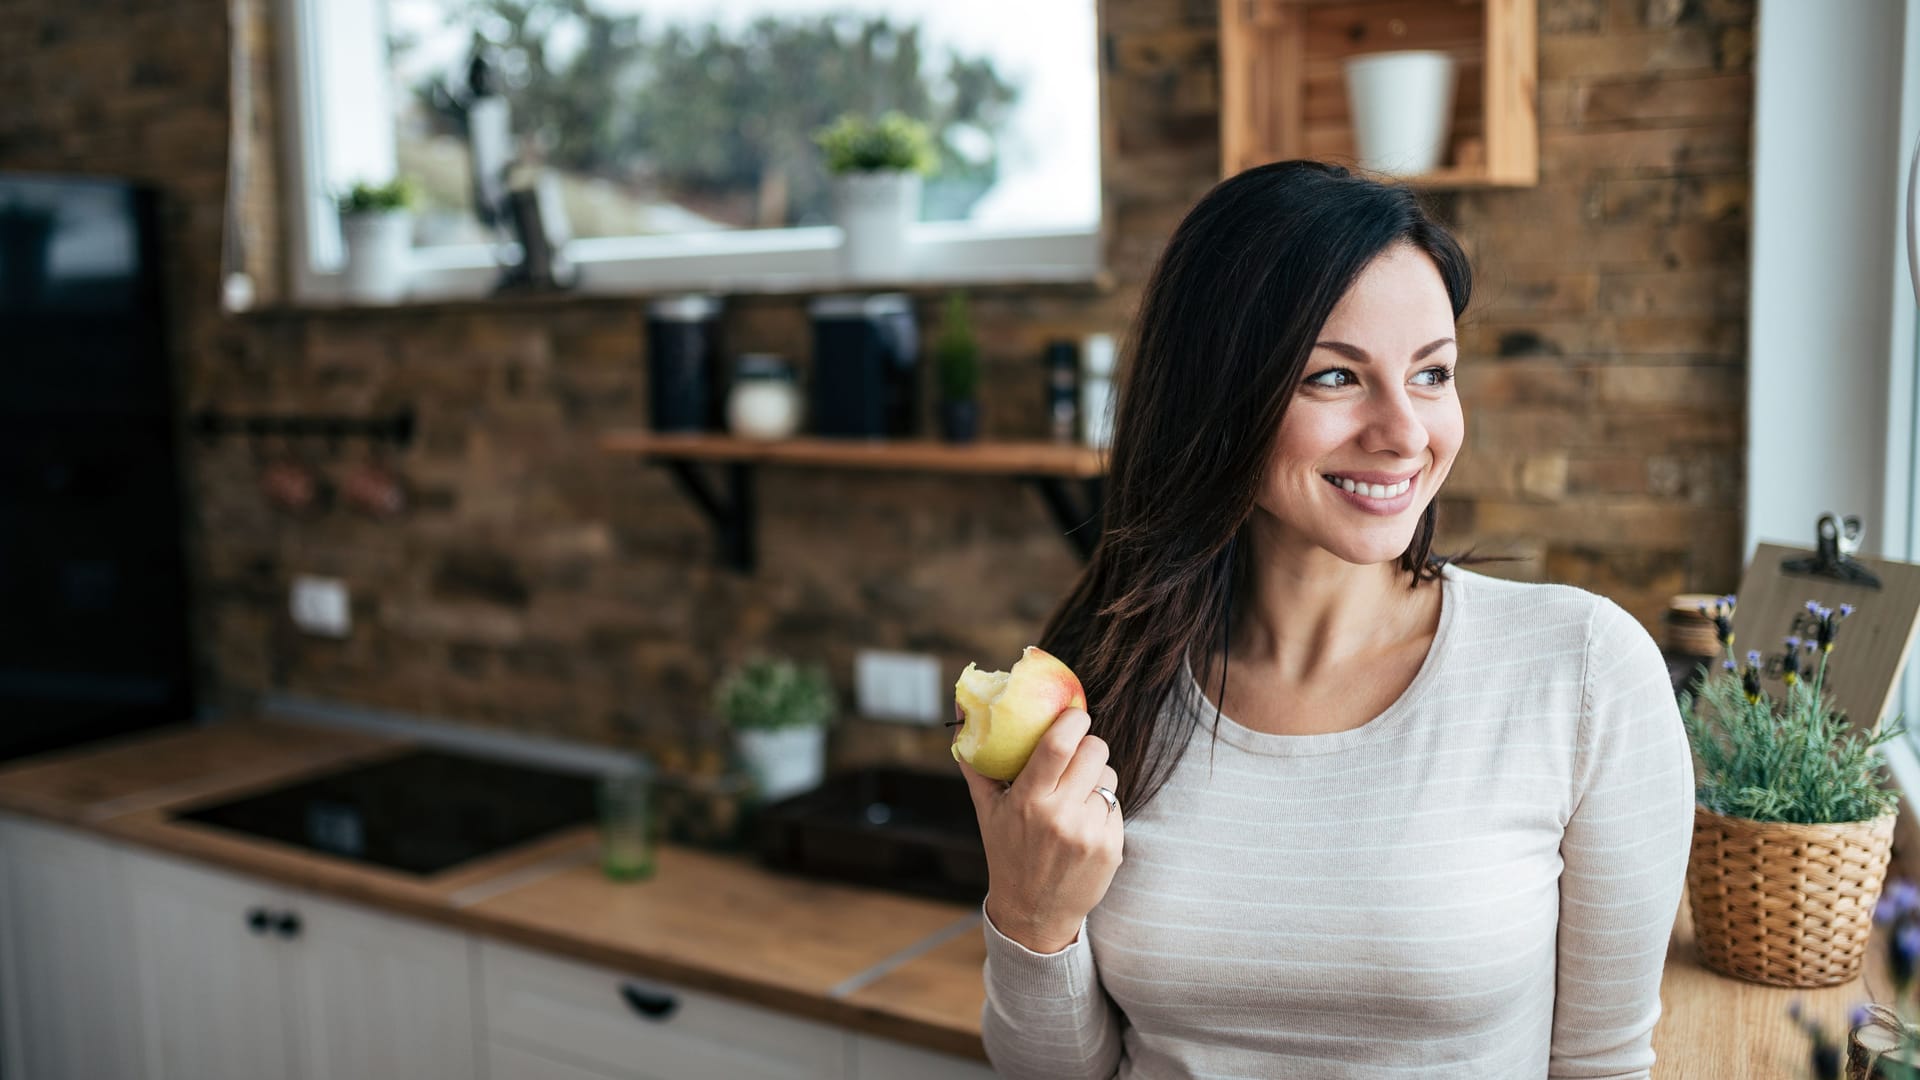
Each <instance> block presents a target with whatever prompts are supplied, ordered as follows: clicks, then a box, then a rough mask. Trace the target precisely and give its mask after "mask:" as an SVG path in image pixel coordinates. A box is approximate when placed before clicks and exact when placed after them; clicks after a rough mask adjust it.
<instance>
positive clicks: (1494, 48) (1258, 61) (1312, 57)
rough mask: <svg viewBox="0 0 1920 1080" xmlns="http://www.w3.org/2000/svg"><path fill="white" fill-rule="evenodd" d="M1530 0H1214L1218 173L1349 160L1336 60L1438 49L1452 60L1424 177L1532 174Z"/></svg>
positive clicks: (1421, 181)
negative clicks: (1445, 113) (1443, 115)
mask: <svg viewBox="0 0 1920 1080" xmlns="http://www.w3.org/2000/svg"><path fill="white" fill-rule="evenodd" d="M1535 3H1536V0H1220V144H1221V168H1222V170H1223V175H1226V176H1231V175H1233V174H1234V173H1237V172H1240V171H1241V170H1243V169H1246V168H1249V167H1251V166H1254V165H1260V164H1264V163H1266V162H1269V161H1281V160H1285V159H1288V158H1314V159H1317V160H1322V161H1334V162H1339V163H1341V164H1347V165H1351V164H1352V163H1353V162H1354V159H1355V152H1354V142H1353V129H1352V124H1351V121H1350V119H1349V117H1348V110H1347V90H1346V81H1345V76H1344V75H1343V73H1342V70H1341V61H1342V60H1344V59H1345V58H1346V57H1349V56H1354V55H1357V54H1361V53H1374V52H1388V51H1392V50H1399V49H1442V50H1445V51H1446V52H1448V53H1450V54H1451V55H1452V56H1453V58H1454V60H1455V61H1456V63H1457V64H1458V65H1459V83H1458V85H1457V86H1456V88H1455V91H1454V107H1453V125H1452V130H1451V132H1450V135H1449V140H1448V147H1447V157H1446V164H1445V165H1444V166H1443V167H1442V168H1441V169H1440V170H1439V171H1437V172H1433V173H1428V174H1425V175H1422V176H1417V177H1406V178H1404V179H1405V180H1406V181H1407V182H1408V183H1410V184H1412V185H1414V186H1417V187H1426V188H1471V187H1531V186H1533V185H1535V184H1537V183H1539V178H1540V122H1539V109H1538V89H1537V79H1536V69H1537V66H1538V55H1539V36H1538V31H1537V27H1536V13H1535V10H1534V7H1535Z"/></svg>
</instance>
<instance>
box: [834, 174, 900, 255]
mask: <svg viewBox="0 0 1920 1080" xmlns="http://www.w3.org/2000/svg"><path fill="white" fill-rule="evenodd" d="M833 216H834V221H835V223H836V224H838V225H839V226H840V231H841V237H842V238H841V241H840V269H841V272H842V273H844V274H846V275H847V277H849V278H852V279H855V280H865V281H897V280H899V279H901V278H903V277H905V276H906V274H907V262H908V260H907V229H908V227H909V226H911V225H912V224H913V223H914V221H916V220H918V218H919V216H920V174H919V173H916V172H901V171H888V172H858V173H843V174H841V175H839V176H836V177H834V178H833Z"/></svg>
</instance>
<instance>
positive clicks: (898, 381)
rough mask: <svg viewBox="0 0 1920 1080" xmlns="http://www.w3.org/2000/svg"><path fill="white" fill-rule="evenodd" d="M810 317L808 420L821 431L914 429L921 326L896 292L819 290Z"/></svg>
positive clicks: (899, 432) (893, 433) (901, 432)
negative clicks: (849, 293)
mask: <svg viewBox="0 0 1920 1080" xmlns="http://www.w3.org/2000/svg"><path fill="white" fill-rule="evenodd" d="M808 312H809V313H810V314H811V316H812V318H813V426H814V431H815V432H816V433H817V434H820V435H837V436H846V437H854V438H869V439H878V438H906V437H909V436H912V435H915V434H918V433H919V430H920V331H919V326H918V324H916V323H915V322H914V317H913V305H912V303H911V302H909V301H908V299H907V297H906V296H905V295H903V294H900V293H882V294H878V295H874V296H823V297H821V298H819V299H818V300H815V301H814V302H813V303H812V304H810V305H808Z"/></svg>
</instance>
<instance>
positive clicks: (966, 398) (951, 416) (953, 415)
mask: <svg viewBox="0 0 1920 1080" xmlns="http://www.w3.org/2000/svg"><path fill="white" fill-rule="evenodd" d="M933 359H934V364H935V366H936V368H937V369H938V372H939V376H940V428H941V430H942V431H943V432H945V434H946V437H947V441H948V442H956V443H964V442H972V441H973V440H974V439H975V438H976V437H977V436H978V435H979V433H980V400H979V393H980V345H979V342H977V341H976V340H974V336H973V326H972V324H971V322H970V321H969V320H968V318H967V297H966V294H965V293H959V292H956V293H952V294H950V295H949V296H948V297H947V307H946V314H945V316H944V318H942V320H941V323H940V333H939V334H938V336H936V337H935V338H934V342H933Z"/></svg>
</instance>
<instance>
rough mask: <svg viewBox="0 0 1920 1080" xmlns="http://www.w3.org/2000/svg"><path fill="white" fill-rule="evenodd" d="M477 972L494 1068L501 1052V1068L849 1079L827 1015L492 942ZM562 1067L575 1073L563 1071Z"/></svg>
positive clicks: (666, 1079) (650, 1076)
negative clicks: (803, 1015) (802, 1015)
mask: <svg viewBox="0 0 1920 1080" xmlns="http://www.w3.org/2000/svg"><path fill="white" fill-rule="evenodd" d="M480 972H481V979H480V981H481V983H482V985H483V987H484V994H485V1008H486V1030H487V1038H488V1039H489V1041H490V1042H491V1043H492V1046H491V1047H490V1052H491V1053H492V1054H493V1060H494V1061H495V1063H496V1073H498V1072H499V1071H500V1070H499V1068H498V1066H499V1063H500V1062H501V1061H502V1057H503V1055H505V1059H506V1061H507V1064H508V1067H509V1068H511V1069H513V1070H516V1071H510V1072H507V1073H506V1075H508V1076H537V1075H546V1072H545V1071H543V1070H549V1071H551V1072H552V1073H554V1074H556V1075H567V1076H573V1075H578V1076H582V1077H596V1078H597V1077H605V1078H607V1080H799V1078H807V1077H812V1078H818V1080H846V1077H847V1076H848V1069H849V1067H850V1066H849V1059H850V1048H851V1043H852V1041H853V1035H852V1033H850V1032H848V1031H845V1030H844V1029H841V1028H837V1027H832V1026H830V1025H827V1024H819V1023H814V1022H812V1021H808V1020H801V1019H798V1018H797V1017H793V1016H789V1015H788V1014H786V1013H781V1012H775V1011H773V1010H771V1009H763V1008H760V1007H758V1006H753V1005H743V1004H740V1003H739V1002H735V1001H732V1000H729V999H726V998H722V997H717V996H715V995H712V994H705V993H701V992H699V991H694V990H687V989H685V988H683V987H679V986H675V985H673V984H671V983H664V982H661V981H659V980H656V979H647V978H638V977H629V976H625V975H622V974H620V973H619V972H616V971H612V970H610V969H607V968H601V967H594V966H591V965H587V964H580V963H575V962H573V961H570V960H561V959H559V958H557V957H554V956H549V955H546V954H543V953H536V952H530V951H528V950H526V949H520V948H515V947H513V946H508V945H500V944H496V943H494V942H490V941H483V942H481V944H480ZM548 1063H551V1064H548ZM568 1064H570V1065H571V1066H572V1067H573V1069H574V1072H572V1073H568V1072H566V1071H565V1070H563V1069H562V1068H560V1066H562V1065H568ZM494 1080H499V1076H498V1075H496V1076H495V1078H494Z"/></svg>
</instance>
